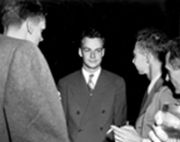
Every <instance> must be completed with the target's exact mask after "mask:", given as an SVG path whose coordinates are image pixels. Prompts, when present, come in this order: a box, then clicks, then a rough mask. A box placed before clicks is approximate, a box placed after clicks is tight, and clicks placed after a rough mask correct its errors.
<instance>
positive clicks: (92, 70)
mask: <svg viewBox="0 0 180 142" xmlns="http://www.w3.org/2000/svg"><path fill="white" fill-rule="evenodd" d="M83 69H84V70H86V71H87V72H89V73H95V72H97V71H98V70H100V69H101V67H100V66H99V67H97V68H88V67H86V66H83Z"/></svg>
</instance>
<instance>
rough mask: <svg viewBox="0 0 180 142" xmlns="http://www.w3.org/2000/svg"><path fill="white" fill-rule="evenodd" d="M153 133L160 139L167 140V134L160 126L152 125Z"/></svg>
mask: <svg viewBox="0 0 180 142" xmlns="http://www.w3.org/2000/svg"><path fill="white" fill-rule="evenodd" d="M152 128H153V130H154V133H155V135H156V136H157V137H158V138H159V139H160V140H162V141H167V140H168V135H167V134H166V132H165V131H164V130H163V129H162V127H161V126H154V125H153V126H152Z"/></svg>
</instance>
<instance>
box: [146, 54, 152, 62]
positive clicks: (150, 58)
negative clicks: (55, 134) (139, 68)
mask: <svg viewBox="0 0 180 142" xmlns="http://www.w3.org/2000/svg"><path fill="white" fill-rule="evenodd" d="M152 58H153V57H152V55H151V54H147V53H146V62H147V63H148V64H149V63H150V60H152Z"/></svg>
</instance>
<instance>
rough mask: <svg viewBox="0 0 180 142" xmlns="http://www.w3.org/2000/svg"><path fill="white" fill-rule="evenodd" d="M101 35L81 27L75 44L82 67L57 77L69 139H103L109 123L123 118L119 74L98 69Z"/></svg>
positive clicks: (102, 141)
mask: <svg viewBox="0 0 180 142" xmlns="http://www.w3.org/2000/svg"><path fill="white" fill-rule="evenodd" d="M103 46H104V38H103V37H102V36H101V35H100V33H99V32H98V31H96V30H95V29H90V30H88V31H85V32H84V34H83V37H82V40H81V47H80V48H79V56H80V57H82V59H83V65H82V69H81V70H78V71H75V72H74V73H72V74H70V75H68V76H66V77H64V78H62V79H60V81H59V84H58V87H59V90H60V92H61V93H62V103H63V106H64V110H65V115H66V119H67V126H68V131H69V135H70V139H71V141H72V142H105V141H108V140H110V139H107V137H106V131H107V130H108V129H109V128H110V125H111V124H114V125H117V126H121V125H123V124H124V123H125V121H126V109H127V106H126V92H125V91H126V90H125V89H126V88H125V81H124V79H123V78H122V77H120V76H118V75H116V74H114V73H111V72H109V71H107V70H105V69H102V67H101V62H102V59H103V56H104V54H105V49H104V47H103Z"/></svg>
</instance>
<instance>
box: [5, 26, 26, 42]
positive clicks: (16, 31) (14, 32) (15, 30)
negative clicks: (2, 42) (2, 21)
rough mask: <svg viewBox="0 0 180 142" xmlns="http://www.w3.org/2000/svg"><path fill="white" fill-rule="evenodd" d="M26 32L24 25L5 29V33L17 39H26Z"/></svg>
mask: <svg viewBox="0 0 180 142" xmlns="http://www.w3.org/2000/svg"><path fill="white" fill-rule="evenodd" d="M26 33H27V32H26V31H25V29H24V26H23V25H22V26H21V27H17V26H9V27H8V28H7V29H6V30H5V31H4V35H6V36H9V37H13V38H17V39H26Z"/></svg>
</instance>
